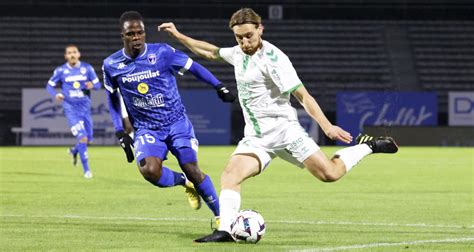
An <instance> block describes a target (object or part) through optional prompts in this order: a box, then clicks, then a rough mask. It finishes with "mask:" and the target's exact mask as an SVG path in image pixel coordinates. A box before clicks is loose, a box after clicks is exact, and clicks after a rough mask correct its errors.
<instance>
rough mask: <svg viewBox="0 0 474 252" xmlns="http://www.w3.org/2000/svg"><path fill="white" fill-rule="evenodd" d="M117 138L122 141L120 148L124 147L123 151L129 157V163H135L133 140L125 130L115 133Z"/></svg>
mask: <svg viewBox="0 0 474 252" xmlns="http://www.w3.org/2000/svg"><path fill="white" fill-rule="evenodd" d="M115 136H117V138H118V140H119V141H120V146H122V149H123V151H124V152H125V155H126V156H127V161H128V162H129V163H131V162H133V159H134V156H133V151H132V148H133V139H132V138H131V137H130V136H129V135H128V134H127V133H125V132H124V131H123V130H121V131H117V132H115Z"/></svg>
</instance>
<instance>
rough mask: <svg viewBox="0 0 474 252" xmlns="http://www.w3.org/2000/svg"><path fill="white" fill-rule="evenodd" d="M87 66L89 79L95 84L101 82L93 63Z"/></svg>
mask: <svg viewBox="0 0 474 252" xmlns="http://www.w3.org/2000/svg"><path fill="white" fill-rule="evenodd" d="M87 68H88V70H87V79H88V80H89V81H91V82H92V83H93V84H97V83H99V78H97V74H96V73H95V70H94V68H93V67H92V66H91V65H89V66H88V67H87Z"/></svg>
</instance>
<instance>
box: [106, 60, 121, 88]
mask: <svg viewBox="0 0 474 252" xmlns="http://www.w3.org/2000/svg"><path fill="white" fill-rule="evenodd" d="M102 73H103V75H104V87H105V89H107V91H109V92H110V93H114V92H115V90H116V89H117V87H118V85H117V83H116V82H114V80H113V79H112V78H111V77H110V72H109V69H107V67H106V64H105V62H104V65H102Z"/></svg>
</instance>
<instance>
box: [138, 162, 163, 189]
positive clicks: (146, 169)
mask: <svg viewBox="0 0 474 252" xmlns="http://www.w3.org/2000/svg"><path fill="white" fill-rule="evenodd" d="M142 164H143V165H142ZM140 173H141V174H142V176H143V178H144V179H146V180H147V181H149V182H150V183H152V184H155V182H156V181H158V180H159V179H160V177H161V163H159V162H156V161H151V160H145V162H142V161H141V160H140Z"/></svg>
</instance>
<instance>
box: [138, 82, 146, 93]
mask: <svg viewBox="0 0 474 252" xmlns="http://www.w3.org/2000/svg"><path fill="white" fill-rule="evenodd" d="M137 91H138V93H140V94H146V93H148V84H146V83H145V82H142V83H140V84H138V86H137Z"/></svg>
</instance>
